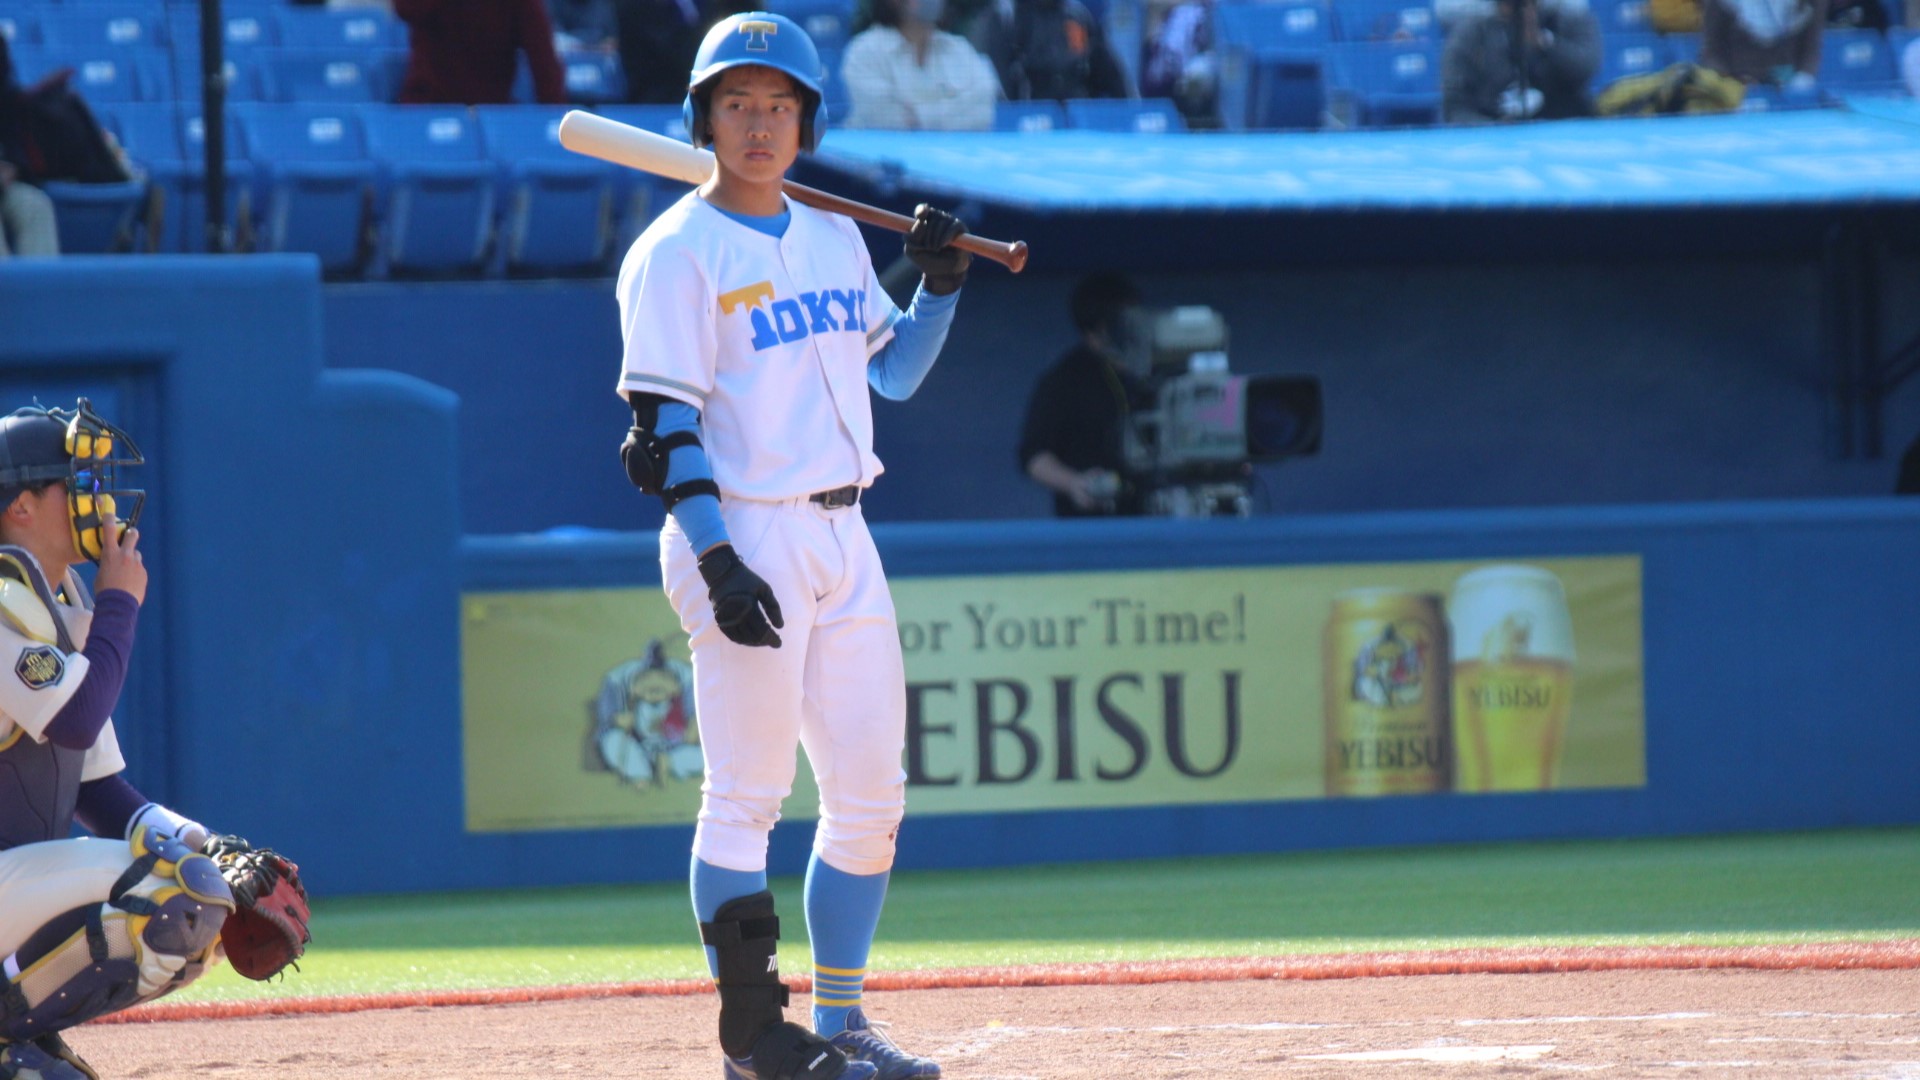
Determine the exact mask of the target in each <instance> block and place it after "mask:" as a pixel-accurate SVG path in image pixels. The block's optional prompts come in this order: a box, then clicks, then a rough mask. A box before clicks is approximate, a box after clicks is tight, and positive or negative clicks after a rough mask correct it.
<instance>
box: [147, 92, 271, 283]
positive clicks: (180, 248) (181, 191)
mask: <svg viewBox="0 0 1920 1080" xmlns="http://www.w3.org/2000/svg"><path fill="white" fill-rule="evenodd" d="M113 115H114V117H115V120H116V122H117V125H118V127H117V130H118V132H119V135H120V141H121V143H122V144H123V145H125V146H126V148H127V153H128V154H130V155H131V156H132V157H133V159H134V160H135V161H136V162H138V163H139V164H140V166H141V167H142V168H144V169H146V171H147V176H148V178H149V179H150V180H151V181H152V183H153V184H154V186H156V187H157V188H159V189H160V191H161V194H162V196H163V212H162V219H163V222H164V224H163V226H162V228H161V230H160V233H161V235H160V236H159V238H158V246H159V247H160V248H161V249H162V250H165V251H172V252H185V253H191V252H202V251H205V250H207V243H206V239H207V233H206V225H205V222H206V203H205V200H206V190H207V188H206V168H205V160H206V140H205V137H204V134H203V130H204V128H203V125H202V123H201V120H200V106H199V103H198V102H190V103H181V104H173V103H160V104H136V105H122V106H119V107H117V108H116V109H114V111H113ZM225 157H226V169H225V173H226V189H225V190H226V199H225V203H226V215H225V218H226V223H227V227H228V228H229V229H231V230H233V232H234V235H235V236H237V237H244V235H245V233H246V231H247V221H246V218H247V211H248V208H249V207H250V206H251V205H252V198H251V189H252V186H253V178H254V171H253V164H252V163H251V162H249V161H248V160H247V159H246V154H245V150H244V147H243V146H242V145H241V142H240V126H239V123H238V122H237V121H236V120H235V119H234V118H233V117H232V115H231V114H229V116H228V117H227V139H226V154H225Z"/></svg>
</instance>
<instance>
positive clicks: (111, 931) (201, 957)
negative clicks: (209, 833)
mask: <svg viewBox="0 0 1920 1080" xmlns="http://www.w3.org/2000/svg"><path fill="white" fill-rule="evenodd" d="M129 844H130V846H131V847H132V849H133V859H132V862H131V865H129V866H128V867H127V871H126V873H124V874H121V875H120V879H119V880H118V881H116V882H114V884H113V888H112V889H111V890H110V891H109V892H108V894H107V897H106V902H105V903H101V904H89V905H87V906H84V907H78V908H74V909H73V910H71V911H68V912H66V913H65V914H63V915H60V916H57V917H56V918H54V919H53V920H51V921H50V922H48V923H47V924H46V925H45V926H43V927H41V928H40V929H39V930H37V931H35V932H34V933H33V934H32V935H31V936H30V937H28V938H27V941H26V944H24V945H22V946H20V949H19V951H18V952H15V953H14V954H13V955H12V956H9V957H5V958H4V965H5V966H4V976H5V980H4V982H0V1039H8V1040H14V1041H24V1040H29V1039H35V1038H38V1037H40V1036H43V1035H46V1034H49V1033H51V1032H55V1031H60V1030H62V1029H65V1028H70V1027H72V1026H74V1025H75V1024H80V1023H85V1022H86V1021H88V1020H91V1019H93V1018H94V1017H96V1016H105V1015H106V1014H108V1013H112V1012H118V1011H120V1010H121V1009H124V1008H127V1007H128V1006H130V1005H137V1004H139V1003H141V1002H143V1001H151V1000H152V999H154V998H157V997H160V996H161V995H163V994H167V993H170V992H172V991H174V990H177V989H179V988H180V987H182V986H185V985H187V984H188V983H190V982H192V981H193V980H194V979H196V978H198V977H199V976H200V973H201V972H202V971H205V970H206V968H207V967H208V966H209V965H210V964H211V963H213V960H214V957H215V950H216V948H217V947H218V945H219V943H220V927H221V925H222V924H223V923H224V922H225V921H226V917H227V915H228V913H229V912H231V911H232V910H233V894H232V893H231V892H230V891H229V890H228V889H227V883H226V882H225V881H224V880H222V878H221V877H220V871H219V870H218V869H217V868H215V867H214V865H213V860H211V859H209V858H207V857H206V856H205V855H201V854H199V853H198V852H196V851H194V850H192V849H191V848H189V847H187V846H186V845H185V844H182V843H181V842H180V841H178V840H176V839H174V838H173V837H171V836H168V835H166V834H165V833H161V832H158V831H156V830H153V829H149V828H144V827H143V828H140V829H138V830H136V831H135V832H134V835H133V839H132V840H131V841H129Z"/></svg>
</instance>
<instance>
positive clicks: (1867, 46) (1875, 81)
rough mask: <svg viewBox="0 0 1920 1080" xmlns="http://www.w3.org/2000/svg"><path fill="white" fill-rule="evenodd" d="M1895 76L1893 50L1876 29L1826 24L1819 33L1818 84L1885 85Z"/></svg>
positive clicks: (1857, 87)
mask: <svg viewBox="0 0 1920 1080" xmlns="http://www.w3.org/2000/svg"><path fill="white" fill-rule="evenodd" d="M1899 78H1900V75H1899V69H1898V65H1897V62H1896V61H1895V59H1894V54H1893V50H1892V49H1891V48H1890V47H1889V46H1888V45H1887V39H1885V38H1883V37H1881V36H1880V34H1879V32H1878V31H1875V30H1835V29H1831V28H1829V29H1828V30H1827V32H1826V33H1825V34H1824V35H1823V36H1822V37H1821V39H1820V85H1821V86H1823V87H1826V88H1828V89H1834V90H1877V89H1887V88H1890V87H1892V86H1894V85H1895V84H1896V83H1898V82H1899Z"/></svg>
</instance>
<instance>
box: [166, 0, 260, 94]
mask: <svg viewBox="0 0 1920 1080" xmlns="http://www.w3.org/2000/svg"><path fill="white" fill-rule="evenodd" d="M221 24H222V26H223V28H224V29H223V32H222V35H221V40H220V59H221V68H222V69H223V70H224V71H225V72H226V76H227V80H226V81H227V93H226V97H227V100H228V101H235V102H239V101H258V100H260V96H261V95H260V70H259V69H260V60H259V57H260V51H261V50H262V49H263V48H267V47H270V46H271V45H272V44H273V42H274V41H276V40H277V39H278V32H277V30H276V28H275V27H274V24H273V22H272V20H271V19H270V18H269V17H268V14H267V11H266V10H265V9H263V8H258V7H251V6H239V7H235V6H231V5H229V6H225V7H223V8H222V10H221ZM167 33H168V35H169V36H170V37H171V39H172V41H173V48H172V53H173V66H172V71H173V98H174V100H176V101H181V102H187V103H191V104H192V106H193V107H194V108H195V109H197V108H199V102H200V90H201V84H202V80H201V77H200V13H199V12H198V11H193V10H183V9H171V10H169V11H168V12H167Z"/></svg>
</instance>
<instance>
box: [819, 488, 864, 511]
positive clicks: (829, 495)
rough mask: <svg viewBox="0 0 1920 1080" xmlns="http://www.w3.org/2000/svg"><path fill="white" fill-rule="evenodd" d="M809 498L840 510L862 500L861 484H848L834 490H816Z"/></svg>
mask: <svg viewBox="0 0 1920 1080" xmlns="http://www.w3.org/2000/svg"><path fill="white" fill-rule="evenodd" d="M808 498H811V499H812V500H813V501H814V502H817V503H819V504H820V505H821V506H824V507H826V508H827V509H829V510H838V509H840V508H841V507H843V506H852V505H853V504H854V503H857V502H859V501H860V485H859V484H848V485H847V486H846V487H837V488H834V489H833V490H832V491H816V492H814V493H813V494H812V495H810V496H808Z"/></svg>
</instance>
